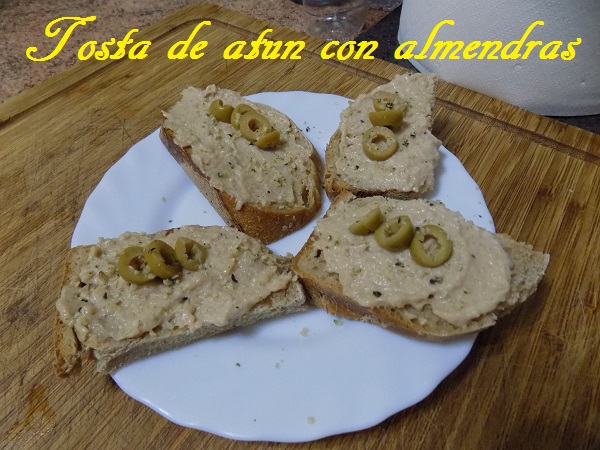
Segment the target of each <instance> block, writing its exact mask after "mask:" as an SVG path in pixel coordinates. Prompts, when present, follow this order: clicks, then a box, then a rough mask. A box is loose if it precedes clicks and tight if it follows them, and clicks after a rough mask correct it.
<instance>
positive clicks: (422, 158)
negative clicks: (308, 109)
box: [325, 73, 441, 199]
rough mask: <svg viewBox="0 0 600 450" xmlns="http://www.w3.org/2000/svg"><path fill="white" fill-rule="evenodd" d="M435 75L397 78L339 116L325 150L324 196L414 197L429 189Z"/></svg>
mask: <svg viewBox="0 0 600 450" xmlns="http://www.w3.org/2000/svg"><path fill="white" fill-rule="evenodd" d="M436 80H437V78H436V76H435V75H430V74H418V73H414V74H413V73H411V74H404V75H396V77H394V78H393V79H392V80H391V81H390V82H389V83H387V84H384V85H381V86H378V87H376V88H375V89H374V90H373V91H371V92H369V93H367V94H360V95H359V96H358V97H357V98H356V100H355V101H353V102H351V103H350V104H349V106H348V107H347V108H346V109H344V110H343V111H342V113H341V114H340V124H339V127H338V129H337V130H336V132H335V133H334V134H333V136H332V137H331V139H330V141H329V143H328V145H327V148H326V151H325V192H326V193H327V195H328V196H329V198H331V199H333V198H335V197H336V196H337V195H338V194H339V193H341V192H343V191H349V192H352V193H353V194H355V195H357V196H360V197H364V196H369V195H384V196H388V197H394V198H402V199H409V198H417V197H419V196H421V195H422V194H424V193H425V192H427V191H429V190H431V189H433V187H434V183H435V179H434V171H435V168H436V166H437V163H438V160H439V151H438V148H439V146H440V144H441V142H440V140H439V139H437V138H436V137H435V136H434V135H433V134H431V127H432V123H433V119H432V108H433V104H434V103H435V85H436Z"/></svg>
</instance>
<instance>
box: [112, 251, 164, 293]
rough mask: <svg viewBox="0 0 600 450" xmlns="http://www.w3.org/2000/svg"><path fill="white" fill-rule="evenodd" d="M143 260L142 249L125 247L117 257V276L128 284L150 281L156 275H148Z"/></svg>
mask: <svg viewBox="0 0 600 450" xmlns="http://www.w3.org/2000/svg"><path fill="white" fill-rule="evenodd" d="M145 268H146V260H145V259H144V249H143V248H142V247H137V246H132V247H127V248H126V249H125V250H123V252H122V253H121V254H120V255H119V261H118V262H117V271H118V272H119V275H121V277H122V278H123V279H124V280H125V281H128V282H129V283H135V284H144V283H147V282H148V281H150V280H152V279H153V278H154V277H155V276H156V275H154V274H152V273H149V272H148V271H147V270H144V269H145Z"/></svg>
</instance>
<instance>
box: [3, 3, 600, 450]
mask: <svg viewBox="0 0 600 450" xmlns="http://www.w3.org/2000/svg"><path fill="white" fill-rule="evenodd" d="M206 19H208V20H211V21H212V25H211V26H210V27H209V28H208V29H206V30H205V31H203V33H202V38H203V39H206V40H208V42H209V47H208V48H207V49H206V54H205V56H204V57H203V58H202V59H199V60H195V61H194V60H189V59H186V60H180V61H171V60H168V59H167V58H166V53H167V49H168V48H169V47H170V46H171V45H172V44H173V43H175V42H176V41H178V40H182V39H184V38H186V37H187V36H188V35H189V33H190V32H191V30H192V29H193V28H194V26H195V25H196V24H197V23H198V22H200V21H201V20H206ZM267 26H268V24H267V23H265V22H260V21H256V20H254V19H251V18H249V17H246V16H243V15H240V14H238V13H234V12H231V11H228V10H224V9H219V8H217V7H212V6H205V5H203V6H196V7H191V8H189V9H186V10H183V11H181V12H179V13H177V14H175V15H173V16H171V17H169V18H167V19H165V20H163V21H161V22H159V23H157V24H156V25H154V26H152V27H150V28H148V29H146V30H143V32H142V33H141V35H142V36H143V37H144V38H146V39H150V40H151V41H152V47H151V48H150V50H149V54H150V56H149V57H148V58H146V59H144V60H142V61H136V60H127V59H123V60H116V61H98V62H96V61H94V62H90V61H88V62H84V63H80V64H78V65H77V66H76V67H75V68H73V69H72V70H69V71H68V72H65V73H63V74H61V75H59V76H57V77H54V78H52V79H50V80H48V81H47V82H44V83H43V84H42V85H39V86H37V87H35V88H32V89H30V90H28V91H26V92H24V93H22V94H21V95H19V96H17V97H15V98H13V99H11V100H9V101H8V102H6V103H4V104H2V105H0V143H1V144H0V161H1V164H0V192H1V199H2V215H1V218H0V223H1V226H0V253H1V255H2V265H1V270H2V276H1V277H0V292H1V295H2V300H1V302H0V346H1V357H0V398H1V399H2V401H1V402H0V405H1V408H0V430H1V431H0V442H2V444H1V445H2V446H3V447H4V448H11V449H12V448H14V449H29V448H31V449H39V448H44V449H51V448H52V449H68V448H111V449H122V448H128V449H129V448H161V449H162V448H168V449H176V448H177V449H179V448H246V449H257V448H273V449H275V448H277V449H279V448H290V449H291V448H294V449H297V448H332V449H368V448H378V449H379V448H403V449H423V448H424V449H434V448H435V449H437V448H448V449H487V448H493V449H499V448H511V449H515V448H544V449H552V448H578V449H581V448H600V426H599V424H600V383H599V378H600V351H599V343H600V324H599V312H598V306H599V305H598V303H599V292H600V282H599V279H600V277H599V276H598V270H599V268H600V257H599V255H600V239H599V238H598V233H597V230H598V228H599V226H600V189H599V187H598V186H599V185H600V173H599V166H600V164H599V163H600V135H596V134H592V133H589V132H586V131H583V130H580V129H577V128H574V127H571V126H567V125H564V124H560V123H558V122H555V121H552V120H551V119H548V118H544V117H541V116H538V115H534V114H532V113H528V112H526V111H524V110H522V109H519V108H517V107H514V106H510V105H507V104H505V103H503V102H500V101H498V100H494V99H491V98H489V97H486V96H483V95H480V94H477V93H474V92H471V91H468V90H465V89H462V88H459V87H457V86H454V85H450V84H445V83H441V84H440V88H439V92H438V98H437V103H436V107H435V126H434V133H435V134H436V135H437V136H439V138H440V139H441V140H442V141H443V143H444V144H445V146H446V147H447V148H449V149H450V150H451V151H452V152H453V153H455V154H456V155H457V157H458V158H459V159H460V160H461V161H462V162H463V164H464V165H465V167H466V168H467V170H468V171H469V172H470V173H471V175H472V176H473V177H474V178H475V180H476V181H477V182H478V183H479V185H480V186H481V189H482V191H483V194H484V196H485V199H486V201H487V203H488V205H489V209H490V211H491V212H492V215H493V217H494V219H495V222H496V227H497V229H498V230H499V231H501V232H505V233H508V234H510V235H511V236H512V237H513V238H516V239H519V240H524V241H527V242H529V243H531V244H532V245H533V246H534V247H535V248H536V249H538V250H542V251H545V252H549V253H550V254H551V262H550V266H549V267H548V271H547V275H546V277H545V279H544V281H543V282H542V284H541V286H540V289H539V290H538V292H537V294H536V295H535V297H534V298H532V299H531V301H529V302H528V303H526V304H525V305H524V306H522V307H521V308H519V309H518V310H517V311H516V312H515V313H514V314H512V315H511V316H509V317H508V318H506V319H505V320H502V321H501V322H500V323H499V324H498V325H497V326H495V327H494V328H492V329H490V330H488V331H485V332H483V333H481V334H480V335H479V337H478V338H477V340H476V343H475V346H474V348H473V350H472V352H471V353H470V355H469V356H468V357H467V359H466V360H465V361H464V362H463V363H462V364H461V365H460V366H459V367H458V368H457V369H456V370H455V371H454V372H453V373H452V374H451V375H450V376H449V377H448V378H447V379H446V380H445V381H443V382H442V384H441V385H440V386H439V387H438V388H437V389H436V390H435V391H434V392H433V393H432V394H431V395H430V396H429V397H427V398H426V399H425V400H423V401H422V402H420V403H419V404H417V405H415V406H413V407H411V408H409V409H407V410H405V411H402V412H400V413H398V414H396V415H394V416H392V417H390V418H389V419H387V420H385V421H384V422H383V423H381V424H380V425H377V426H375V427H373V428H371V429H368V430H364V431H359V432H356V433H350V434H344V435H340V436H334V437H330V438H326V439H323V440H320V441H317V442H312V443H306V444H300V445H293V444H277V443H261V442H237V441H232V440H227V439H223V438H220V437H217V436H214V435H211V434H208V433H203V432H200V431H196V430H191V429H187V428H183V427H180V426H178V425H175V424H173V423H171V422H169V421H168V420H166V419H164V418H163V417H161V416H160V415H159V414H157V413H155V412H153V411H151V410H150V409H149V408H147V407H145V406H143V405H142V404H140V403H138V402H136V401H134V400H132V399H130V398H129V397H128V396H126V395H125V394H124V393H123V392H122V391H121V390H120V389H119V388H118V387H117V386H116V385H115V383H114V382H113V381H112V379H111V378H110V377H102V376H97V375H95V374H93V373H92V371H91V367H90V366H91V365H87V366H86V367H85V368H84V370H83V371H82V372H81V373H80V374H79V375H78V376H76V377H73V378H69V379H64V380H63V379H58V378H57V377H56V376H55V375H54V372H53V369H52V363H53V358H54V357H53V351H52V346H53V341H52V338H53V318H54V311H55V309H54V303H55V301H56V299H57V297H58V295H59V289H60V279H61V275H62V268H63V261H64V255H65V253H66V251H67V249H68V247H69V242H70V237H71V233H72V231H73V228H74V226H75V224H76V222H77V220H78V217H79V214H80V212H81V209H82V206H83V204H84V202H85V200H86V198H87V197H88V195H89V194H90V192H91V191H92V190H93V189H94V187H95V186H96V184H97V183H98V182H99V180H100V178H101V177H102V175H103V174H104V173H105V171H106V170H107V169H108V168H109V167H110V166H111V165H112V164H114V163H115V161H117V160H118V159H119V158H120V157H121V156H122V155H123V154H124V153H125V152H126V151H127V150H128V149H129V148H130V147H131V146H132V144H134V143H135V142H137V141H139V140H140V139H142V138H143V137H145V136H146V135H148V134H149V133H150V132H152V131H153V130H154V129H156V128H157V127H158V126H159V123H160V119H161V114H160V111H161V109H165V108H168V107H169V106H170V105H172V104H173V103H174V102H175V101H176V100H177V98H178V96H179V93H180V91H181V90H182V89H183V88H184V87H185V86H187V85H199V86H202V85H206V84H209V83H216V84H218V85H221V86H223V87H227V88H231V89H235V90H238V91H241V92H242V93H244V94H251V93H255V92H261V91H285V90H306V91H313V92H326V93H334V94H340V95H344V96H347V97H351V98H352V97H355V96H357V95H358V94H359V93H361V92H365V91H368V90H370V89H371V88H373V87H374V86H376V85H377V84H379V83H384V82H386V81H387V80H389V79H390V78H391V77H392V76H393V75H394V74H395V73H398V72H401V71H402V70H403V69H401V68H399V67H397V66H395V65H392V64H388V63H385V62H383V61H378V60H375V61H362V60H359V61H350V62H345V63H340V62H337V61H325V60H323V59H321V58H320V56H319V48H320V46H321V45H322V44H323V43H322V42H321V41H318V40H315V39H311V38H307V37H306V36H304V35H301V34H298V33H295V32H293V31H290V30H286V29H283V28H278V27H273V28H275V32H274V33H273V35H272V39H282V40H291V39H295V40H299V39H305V40H306V42H307V46H306V49H305V50H304V52H303V53H302V59H301V60H297V61H291V60H284V61H269V62H266V61H262V60H239V61H226V60H224V59H223V58H222V56H221V53H222V51H223V49H224V48H225V46H226V45H227V44H229V43H231V42H233V41H235V40H248V41H250V40H252V39H254V38H256V37H257V35H258V34H259V33H260V32H261V31H262V30H264V29H265V28H267ZM141 38H142V37H141V36H140V38H139V39H141ZM41 64H43V63H41ZM323 382H324V383H325V382H326V383H334V382H335V380H323Z"/></svg>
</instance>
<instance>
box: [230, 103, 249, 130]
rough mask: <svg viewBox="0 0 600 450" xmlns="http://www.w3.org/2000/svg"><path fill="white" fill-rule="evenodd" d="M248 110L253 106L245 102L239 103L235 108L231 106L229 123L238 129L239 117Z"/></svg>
mask: <svg viewBox="0 0 600 450" xmlns="http://www.w3.org/2000/svg"><path fill="white" fill-rule="evenodd" d="M250 111H254V108H253V107H252V106H250V105H247V104H245V103H240V104H239V105H237V106H236V107H235V108H233V112H232V113H231V125H233V128H235V129H239V128H240V119H241V117H242V116H243V115H244V114H246V113H247V112H250Z"/></svg>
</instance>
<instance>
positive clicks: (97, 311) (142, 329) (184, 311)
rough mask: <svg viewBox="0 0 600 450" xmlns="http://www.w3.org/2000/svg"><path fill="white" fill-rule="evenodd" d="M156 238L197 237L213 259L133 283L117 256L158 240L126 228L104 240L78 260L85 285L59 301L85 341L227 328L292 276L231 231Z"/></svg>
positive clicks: (94, 343)
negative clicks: (119, 268) (191, 268)
mask: <svg viewBox="0 0 600 450" xmlns="http://www.w3.org/2000/svg"><path fill="white" fill-rule="evenodd" d="M155 236H156V239H162V240H164V241H165V242H166V243H167V244H169V245H171V246H175V241H176V240H177V238H178V237H180V236H184V237H188V238H191V239H194V240H196V241H197V242H199V243H200V244H202V245H204V246H206V248H207V249H208V256H207V259H206V261H205V262H204V264H203V265H202V266H201V267H200V269H199V270H198V271H188V270H186V269H183V271H182V273H181V274H180V275H179V276H178V277H177V278H176V279H174V280H165V281H162V282H161V281H160V280H158V279H157V280H153V281H152V282H150V283H147V284H144V285H136V284H130V283H128V282H126V281H125V280H124V279H123V278H121V277H120V276H119V275H118V273H117V268H116V265H117V260H118V257H119V254H120V253H121V251H122V250H123V249H125V248H126V247H128V246H131V245H139V246H143V247H144V246H146V245H147V244H148V243H149V242H150V241H151V240H152V238H151V237H150V236H148V235H146V234H143V233H131V232H128V233H124V234H122V235H121V236H119V237H118V238H115V239H99V240H98V243H97V244H96V245H93V246H91V247H90V251H89V254H88V256H87V261H85V262H84V263H82V264H81V265H80V267H82V269H81V272H80V273H79V274H78V279H79V282H76V283H75V285H71V286H66V287H65V288H64V289H63V292H62V295H61V297H60V299H59V300H58V302H57V308H58V312H59V314H60V316H61V319H62V320H63V322H64V323H65V324H67V325H69V326H72V327H73V328H74V330H75V332H76V334H77V337H78V338H79V340H80V341H81V342H82V343H84V344H86V345H88V346H90V347H93V348H98V347H100V346H101V345H102V344H103V343H107V342H110V341H112V340H114V341H120V340H123V339H128V338H133V337H136V336H140V335H142V334H144V333H157V334H158V333H161V332H169V331H170V330H175V329H189V330H190V331H192V330H194V329H196V328H198V327H201V326H205V325H208V324H213V325H217V326H221V325H226V324H228V323H230V322H231V321H232V320H234V319H235V318H237V317H240V316H242V315H243V314H245V313H246V312H247V311H248V310H250V309H251V308H252V307H253V306H254V305H256V304H257V303H259V302H260V301H261V300H263V299H265V298H266V297H268V296H269V295H270V294H271V293H272V292H276V291H279V290H282V289H285V288H286V287H287V286H288V284H289V283H290V281H291V280H292V273H291V271H289V270H286V269H281V268H280V264H278V262H277V257H276V256H275V255H274V254H273V253H271V252H270V251H269V250H268V249H266V248H265V247H264V246H262V245H261V244H260V243H259V242H258V241H257V240H255V239H253V238H250V237H248V236H246V235H244V234H242V233H240V232H238V231H236V230H234V229H232V228H228V227H216V226H215V227H199V226H186V227H182V228H179V229H177V230H174V231H173V232H170V233H169V232H161V233H158V234H157V235H155Z"/></svg>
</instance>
